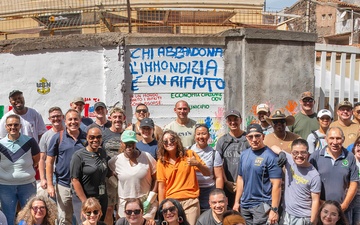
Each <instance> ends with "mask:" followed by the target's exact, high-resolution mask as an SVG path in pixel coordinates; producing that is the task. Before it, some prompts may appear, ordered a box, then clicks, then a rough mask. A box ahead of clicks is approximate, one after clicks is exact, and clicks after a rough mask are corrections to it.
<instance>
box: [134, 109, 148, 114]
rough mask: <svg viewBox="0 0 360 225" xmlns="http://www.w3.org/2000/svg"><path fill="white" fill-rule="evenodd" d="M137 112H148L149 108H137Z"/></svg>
mask: <svg viewBox="0 0 360 225" xmlns="http://www.w3.org/2000/svg"><path fill="white" fill-rule="evenodd" d="M136 112H137V113H141V112H143V113H147V112H148V110H147V109H137V110H136Z"/></svg>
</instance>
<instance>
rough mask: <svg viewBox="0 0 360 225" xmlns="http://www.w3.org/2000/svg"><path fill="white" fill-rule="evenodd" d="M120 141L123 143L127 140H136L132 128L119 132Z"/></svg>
mask: <svg viewBox="0 0 360 225" xmlns="http://www.w3.org/2000/svg"><path fill="white" fill-rule="evenodd" d="M121 141H122V142H124V143H127V142H138V141H137V139H136V133H135V132H134V131H132V130H125V131H124V132H123V133H122V134H121Z"/></svg>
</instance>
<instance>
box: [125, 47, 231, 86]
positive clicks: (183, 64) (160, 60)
mask: <svg viewBox="0 0 360 225" xmlns="http://www.w3.org/2000/svg"><path fill="white" fill-rule="evenodd" d="M130 59H131V61H130V64H129V69H130V73H131V75H132V85H131V90H132V91H134V92H136V91H141V88H142V86H141V85H139V84H140V83H142V82H143V83H145V84H146V86H147V87H154V88H155V89H156V88H159V87H173V88H178V89H181V90H184V89H185V90H186V89H188V90H203V91H206V92H216V91H220V90H224V89H225V81H224V77H223V71H222V70H223V49H222V48H216V47H209V48H197V47H171V46H170V47H159V48H136V49H131V50H130Z"/></svg>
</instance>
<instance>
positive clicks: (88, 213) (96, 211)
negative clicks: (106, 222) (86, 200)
mask: <svg viewBox="0 0 360 225" xmlns="http://www.w3.org/2000/svg"><path fill="white" fill-rule="evenodd" d="M91 213H92V214H94V215H95V216H96V215H98V214H99V210H94V211H89V212H86V213H85V215H87V216H91Z"/></svg>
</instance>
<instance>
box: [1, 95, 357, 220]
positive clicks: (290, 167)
mask: <svg viewBox="0 0 360 225" xmlns="http://www.w3.org/2000/svg"><path fill="white" fill-rule="evenodd" d="M9 101H10V104H11V105H12V108H13V109H12V110H11V111H9V112H8V113H6V114H5V115H4V116H3V118H2V119H1V121H0V137H1V138H2V139H0V157H1V158H0V160H1V161H0V202H1V209H2V212H3V213H4V214H5V216H6V220H7V223H8V224H15V221H16V223H20V224H24V225H25V224H28V225H30V224H54V223H55V222H56V223H57V224H66V225H70V224H84V225H86V224H108V225H110V224H111V225H112V224H114V223H116V224H118V225H125V224H131V225H140V224H155V220H156V221H157V222H158V224H162V225H167V224H169V225H172V224H175V225H180V224H185V225H187V224H189V225H195V224H196V225H205V224H210V225H212V224H214V225H218V224H231V225H233V224H243V225H245V224H247V225H249V224H254V225H255V224H266V223H267V224H277V223H280V224H289V225H290V224H291V225H298V224H299V225H300V224H305V225H307V224H354V225H358V224H359V222H360V207H359V206H360V197H358V196H360V191H359V188H360V187H358V181H359V168H358V167H359V166H360V163H359V160H360V138H359V137H358V132H359V121H360V103H359V104H357V103H356V104H355V105H354V106H353V105H352V104H351V103H350V102H348V101H344V102H341V103H339V105H338V106H337V109H336V113H337V116H338V120H337V121H335V122H332V121H333V115H332V113H331V112H330V111H329V110H327V109H321V110H319V112H317V113H316V112H314V111H313V108H314V104H315V100H314V96H313V95H312V93H311V92H304V93H302V94H301V96H300V100H299V103H300V107H301V110H300V112H299V113H297V114H295V116H292V115H286V114H285V113H284V112H283V111H282V110H280V109H278V110H274V112H270V108H269V107H268V105H266V104H259V105H258V106H257V110H256V113H257V115H258V119H259V122H258V123H254V124H250V125H248V126H247V128H246V131H245V130H243V129H241V124H242V117H241V114H240V112H239V111H238V110H236V109H231V110H228V111H227V112H226V113H225V121H226V125H227V127H228V130H229V132H228V133H227V134H225V135H223V136H222V137H219V138H218V141H217V144H216V147H215V150H214V149H213V148H212V147H211V146H209V145H208V141H209V138H210V134H209V127H208V126H207V125H206V124H197V123H196V121H195V120H193V119H191V118H189V117H188V114H189V113H190V106H189V104H188V103H187V102H186V101H184V100H180V101H178V102H177V103H176V104H175V107H174V112H175V114H176V119H175V120H174V121H172V122H171V123H169V124H168V125H166V126H165V127H164V129H162V128H160V127H159V126H157V125H155V123H154V121H153V120H152V119H151V118H150V112H149V109H148V107H147V106H146V105H145V104H138V105H137V106H136V108H135V114H134V115H135V117H136V120H137V121H136V122H135V123H133V124H131V125H130V126H128V127H126V126H125V113H124V111H123V110H122V109H121V108H119V107H113V108H111V110H110V112H108V109H107V107H106V105H105V104H104V103H103V102H97V103H95V105H94V115H95V117H96V118H95V121H93V120H91V119H89V118H85V117H83V116H81V113H82V110H83V108H84V105H85V101H84V99H83V98H81V97H77V98H75V99H73V101H72V102H71V104H70V106H71V107H70V109H68V110H67V111H66V112H65V114H63V112H62V110H61V109H60V108H59V107H52V108H50V109H49V117H48V119H49V121H50V123H51V125H52V127H51V129H49V130H46V128H45V123H44V121H43V119H42V117H41V116H40V114H39V113H37V112H36V110H34V109H32V108H29V107H26V106H25V100H24V96H23V93H22V92H21V91H19V90H14V91H12V92H10V94H9ZM353 115H354V118H352V116H353ZM346 148H348V149H346ZM282 183H283V184H282ZM36 193H37V196H35V195H36ZM33 196H35V197H33ZM48 197H49V198H50V199H52V200H51V201H49V199H48ZM54 202H55V203H56V207H55V205H54V204H55V203H54ZM18 204H19V207H20V209H21V211H19V212H18V213H17V218H16V212H17V206H18ZM230 208H232V210H230ZM115 212H116V213H115ZM55 218H56V220H55Z"/></svg>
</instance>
